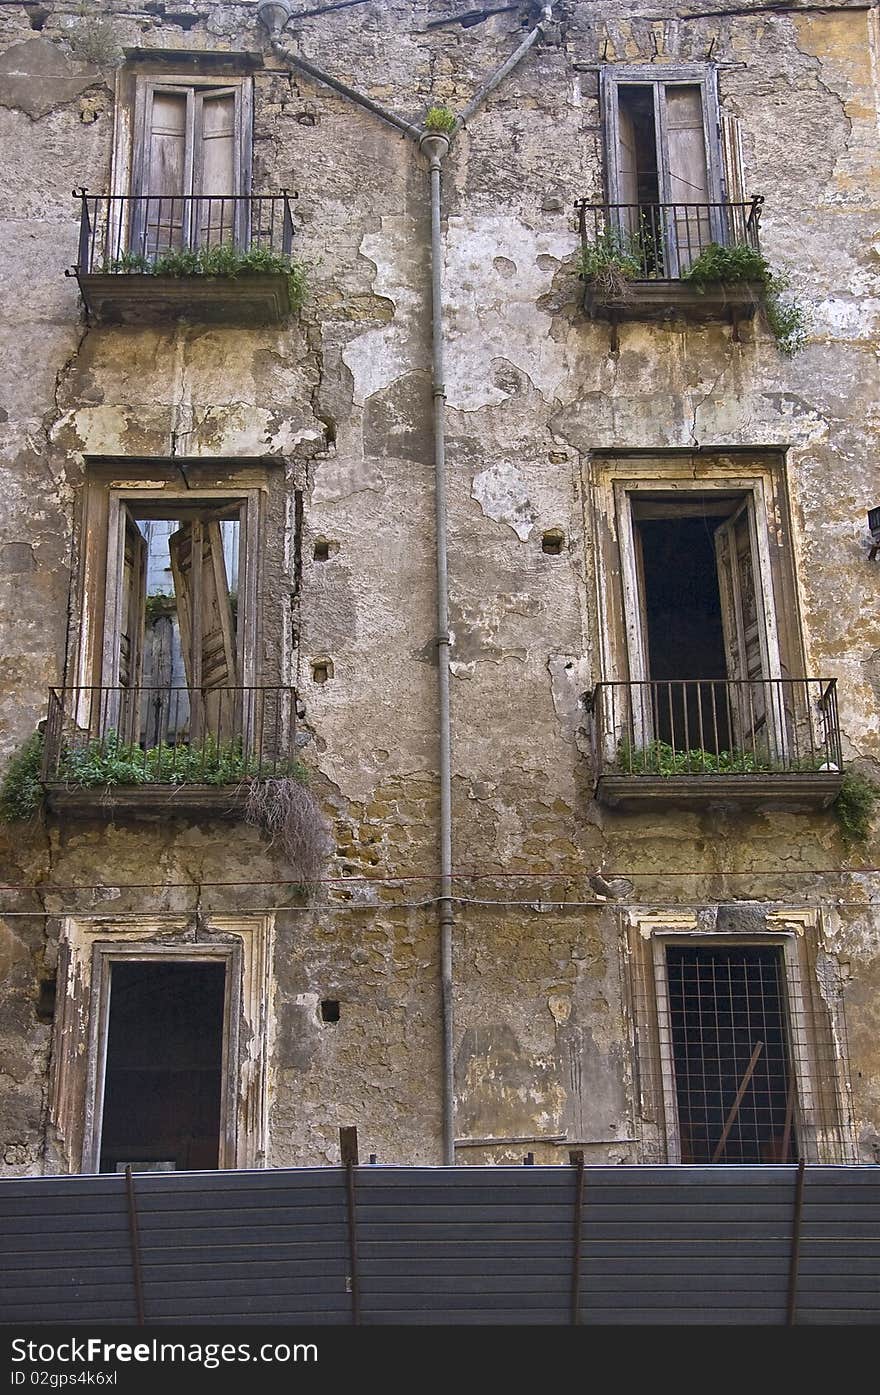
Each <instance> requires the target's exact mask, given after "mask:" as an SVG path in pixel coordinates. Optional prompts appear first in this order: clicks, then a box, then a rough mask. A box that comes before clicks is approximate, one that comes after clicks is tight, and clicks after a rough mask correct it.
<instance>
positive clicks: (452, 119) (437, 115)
mask: <svg viewBox="0 0 880 1395" xmlns="http://www.w3.org/2000/svg"><path fill="white" fill-rule="evenodd" d="M457 119H458V118H457V117H456V115H455V112H454V111H452V110H451V109H450V108H449V107H443V106H436V107H429V108H428V114H427V116H426V117H425V130H426V131H431V132H432V133H434V134H437V135H443V136H451V135H452V132H453V131H454V130H455V123H456V120H457Z"/></svg>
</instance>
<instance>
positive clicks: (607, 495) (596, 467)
mask: <svg viewBox="0 0 880 1395" xmlns="http://www.w3.org/2000/svg"><path fill="white" fill-rule="evenodd" d="M587 492H588V494H589V496H590V498H591V508H592V514H593V536H594V538H596V540H597V543H596V546H597V551H596V564H595V567H594V576H595V584H596V599H595V605H596V633H597V635H598V642H597V652H596V661H597V666H598V670H599V681H603V682H623V683H637V682H644V681H646V680H647V678H648V672H647V659H646V640H645V636H644V631H643V625H642V619H641V614H642V612H641V603H640V586H639V577H638V570H637V564H636V550H635V542H634V536H633V521H632V506H631V500H632V499H633V498H635V497H638V496H639V495H640V494H641V495H651V494H655V495H659V494H662V495H669V496H673V495H674V496H680V497H681V498H682V499H683V500H687V497H688V495H689V494H690V495H702V496H704V497H706V496H711V495H712V494H713V493H719V494H725V495H731V494H738V495H741V496H743V497H747V498H749V500H750V501H751V508H752V516H753V520H754V522H753V527H754V533H753V543H752V545H753V560H754V561H755V563H756V573H759V577H758V576H756V579H759V580H760V586H761V593H762V594H761V600H762V603H763V627H764V633H765V636H766V641H767V653H768V668H769V670H770V671H769V672H768V673H767V674H766V677H767V678H787V677H794V678H802V677H804V675H805V674H806V667H805V654H806V646H805V641H804V635H803V630H802V625H801V617H800V605H799V601H798V585H797V574H796V567H795V557H794V551H793V547H792V529H791V522H790V512H789V505H788V487H787V482H786V475H785V453H784V450H782V449H779V448H770V447H768V448H765V449H764V450H759V449H756V450H752V449H751V448H749V449H748V450H742V451H739V450H735V449H731V448H727V449H725V448H724V447H723V446H722V447H719V448H718V449H717V450H708V449H706V450H701V451H699V452H693V451H687V450H677V449H669V450H665V451H664V450H659V451H651V450H629V451H628V450H603V451H595V452H593V456H592V460H591V462H590V466H589V476H588V480H587ZM681 677H682V678H687V677H688V675H687V674H682V675H681ZM621 735H623V732H617V733H614V732H611V731H608V732H606V734H605V741H606V749H605V752H604V755H605V758H606V759H607V760H609V761H613V760H614V757H615V752H616V743H617V740H618V738H619V737H620V736H621ZM778 735H779V740H780V741H781V742H784V735H783V734H782V733H781V732H780V733H779V734H778Z"/></svg>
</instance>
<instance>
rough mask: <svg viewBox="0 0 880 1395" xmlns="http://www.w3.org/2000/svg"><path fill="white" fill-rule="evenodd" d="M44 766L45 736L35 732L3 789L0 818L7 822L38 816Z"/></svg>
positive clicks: (11, 765)
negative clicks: (41, 773)
mask: <svg viewBox="0 0 880 1395" xmlns="http://www.w3.org/2000/svg"><path fill="white" fill-rule="evenodd" d="M42 763H43V737H42V734H41V733H40V732H38V731H35V732H34V734H33V736H31V737H29V738H28V740H27V741H26V742H25V744H24V745H23V746H22V748H21V750H20V751H19V753H18V755H17V756H13V758H12V760H11V761H10V762H9V765H8V766H7V767H6V774H5V776H4V777H3V784H2V786H0V816H2V818H3V820H4V821H5V822H6V823H17V822H19V821H20V820H23V819H32V818H33V817H34V815H35V814H36V813H38V811H39V809H40V805H41V804H42V802H43V786H42V784H41V782H40V768H41V766H42Z"/></svg>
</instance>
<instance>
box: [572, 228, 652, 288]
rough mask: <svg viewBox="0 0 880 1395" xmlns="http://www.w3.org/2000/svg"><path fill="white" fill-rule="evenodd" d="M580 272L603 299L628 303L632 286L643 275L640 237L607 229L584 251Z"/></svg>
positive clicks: (583, 249)
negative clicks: (632, 282) (631, 283)
mask: <svg viewBox="0 0 880 1395" xmlns="http://www.w3.org/2000/svg"><path fill="white" fill-rule="evenodd" d="M579 271H580V275H581V277H582V279H583V280H584V281H590V282H592V284H593V285H594V286H595V288H596V290H597V292H598V293H599V295H600V296H602V298H603V299H606V300H626V299H627V298H628V297H629V296H630V295H631V293H632V290H631V286H630V282H631V281H635V280H637V279H638V277H640V276H641V275H642V262H641V258H640V256H639V239H638V235H637V234H634V235H632V236H627V235H626V234H624V233H621V232H619V231H618V230H617V229H616V228H607V229H606V230H605V232H602V233H599V235H598V236H597V237H596V239H595V241H593V242H592V243H590V245H589V246H585V247H583V248H582V249H581V260H580V267H579Z"/></svg>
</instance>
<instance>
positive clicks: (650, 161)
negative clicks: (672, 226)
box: [619, 87, 660, 204]
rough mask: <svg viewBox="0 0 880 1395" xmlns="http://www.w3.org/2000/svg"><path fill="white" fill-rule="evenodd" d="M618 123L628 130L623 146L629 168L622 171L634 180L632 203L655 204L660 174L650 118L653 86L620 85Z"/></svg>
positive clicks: (658, 192) (651, 116)
mask: <svg viewBox="0 0 880 1395" xmlns="http://www.w3.org/2000/svg"><path fill="white" fill-rule="evenodd" d="M619 91H620V113H621V125H622V126H623V127H624V128H625V129H626V128H628V130H629V132H630V136H629V139H628V141H627V143H626V144H625V146H624V152H625V156H627V157H629V163H630V168H626V165H624V168H623V171H622V173H623V174H624V176H630V177H631V179H632V180H633V182H634V187H635V193H636V203H640V204H642V203H657V202H658V200H659V198H660V176H659V171H658V168H657V130H656V125H655V120H654V88H653V87H621V88H620V89H619Z"/></svg>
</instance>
